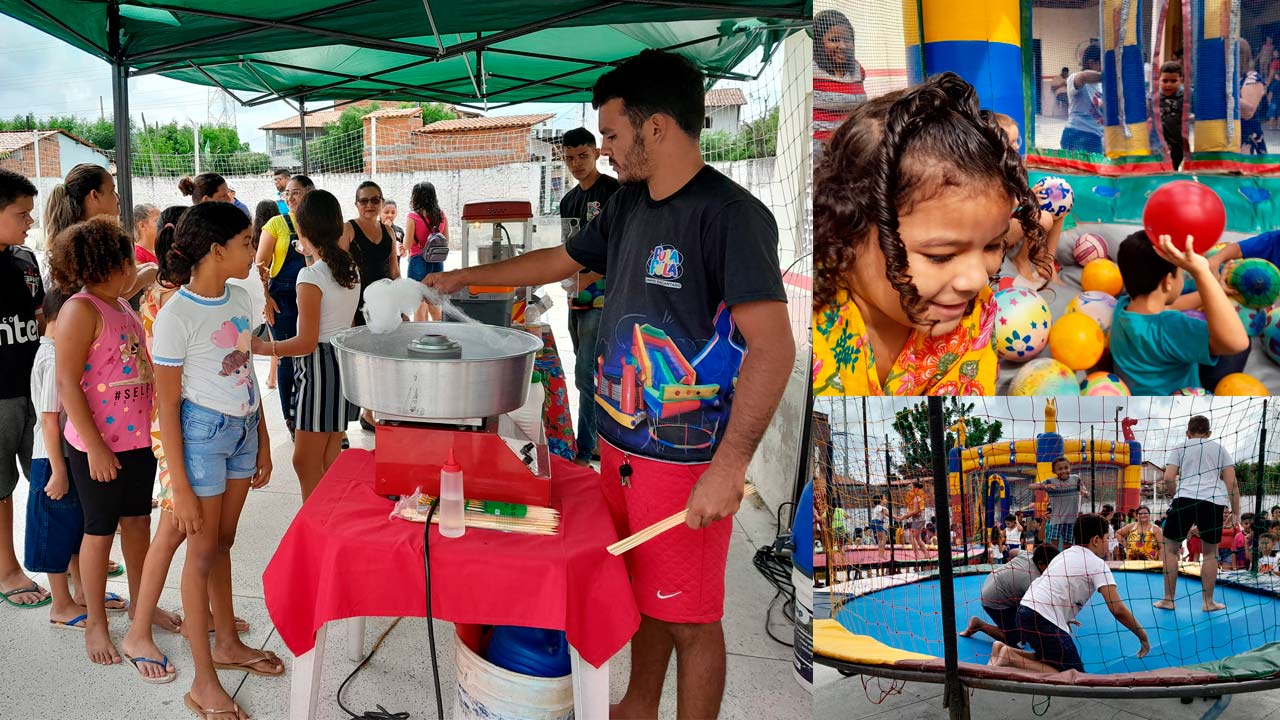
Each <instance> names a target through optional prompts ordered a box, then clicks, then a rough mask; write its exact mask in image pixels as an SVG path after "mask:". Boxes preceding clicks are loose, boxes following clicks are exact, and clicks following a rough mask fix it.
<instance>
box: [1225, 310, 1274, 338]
mask: <svg viewBox="0 0 1280 720" xmlns="http://www.w3.org/2000/svg"><path fill="white" fill-rule="evenodd" d="M1231 304H1232V305H1234V306H1235V308H1236V313H1237V314H1238V315H1239V316H1240V323H1241V324H1242V325H1244V331H1245V332H1246V333H1248V334H1249V337H1258V336H1259V335H1261V334H1262V331H1263V330H1266V329H1267V310H1266V309H1265V308H1251V307H1245V306H1244V305H1241V304H1240V303H1238V302H1232V303H1231Z"/></svg>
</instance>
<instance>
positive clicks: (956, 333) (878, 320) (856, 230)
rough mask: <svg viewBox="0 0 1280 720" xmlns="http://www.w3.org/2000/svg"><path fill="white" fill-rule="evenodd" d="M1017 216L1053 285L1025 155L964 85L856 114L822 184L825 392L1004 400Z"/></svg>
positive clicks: (816, 334) (898, 98) (823, 165)
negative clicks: (1005, 270) (1006, 286)
mask: <svg viewBox="0 0 1280 720" xmlns="http://www.w3.org/2000/svg"><path fill="white" fill-rule="evenodd" d="M1013 208H1017V209H1016V210H1014V211H1013V215H1014V217H1015V219H1016V220H1017V221H1018V223H1019V225H1020V226H1021V227H1022V229H1023V235H1024V236H1025V238H1026V240H1025V242H1026V243H1027V253H1028V254H1027V257H1028V258H1029V259H1030V262H1031V264H1032V266H1034V267H1036V268H1038V269H1039V272H1040V275H1041V276H1042V277H1050V276H1051V275H1052V272H1053V267H1052V264H1051V260H1052V257H1051V256H1050V254H1049V252H1048V249H1047V247H1046V244H1045V243H1046V241H1045V232H1044V228H1042V227H1041V226H1040V225H1039V223H1038V219H1039V216H1038V209H1039V203H1037V202H1036V201H1035V198H1034V197H1033V196H1032V194H1031V189H1030V188H1029V187H1028V186H1027V177H1026V172H1025V171H1024V170H1023V169H1022V165H1021V163H1020V161H1019V159H1018V154H1017V153H1016V152H1015V151H1014V150H1012V149H1011V148H1010V147H1009V145H1008V143H1007V142H1006V136H1005V135H1004V134H1003V133H1001V132H1000V130H999V128H998V127H997V126H996V124H995V121H994V120H992V119H990V117H989V116H988V118H987V119H983V117H982V116H981V115H980V111H979V109H978V99H977V94H976V93H975V91H974V89H973V87H972V86H971V85H969V84H968V83H966V82H965V81H963V80H961V79H960V78H959V77H958V76H957V75H954V74H952V73H943V74H942V75H939V76H937V77H935V78H932V79H930V80H928V81H926V82H924V83H922V84H921V85H918V86H915V87H912V88H909V89H906V90H901V91H897V92H893V93H889V94H887V95H884V96H882V97H879V98H876V99H874V100H869V101H867V102H866V103H863V104H862V105H859V106H858V107H857V108H856V109H854V110H853V112H852V113H851V114H850V116H849V119H848V120H847V121H846V122H845V123H844V124H843V125H841V126H840V127H839V128H838V129H837V130H836V131H835V132H834V133H833V134H832V136H831V138H830V140H829V142H828V144H827V149H826V153H825V155H824V157H823V159H822V161H821V162H820V164H819V165H818V167H817V168H816V170H815V172H814V209H813V212H814V221H813V230H814V249H815V251H814V265H815V273H816V277H815V282H814V298H813V308H814V325H813V351H814V352H813V355H814V367H813V390H814V392H815V393H817V394H826V395H988V394H991V393H993V392H994V391H995V387H996V365H997V356H996V352H995V350H994V349H993V348H992V345H991V334H992V330H993V329H994V326H995V311H996V305H995V302H993V297H994V293H993V292H992V289H991V287H990V283H991V281H992V278H993V276H994V275H995V274H996V273H997V272H998V271H999V269H1000V264H1001V261H1002V259H1003V258H1004V253H1005V236H1006V235H1008V233H1009V216H1010V210H1011V209H1013Z"/></svg>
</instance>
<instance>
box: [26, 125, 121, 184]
mask: <svg viewBox="0 0 1280 720" xmlns="http://www.w3.org/2000/svg"><path fill="white" fill-rule="evenodd" d="M56 137H57V138H58V156H59V159H60V160H61V165H62V177H66V176H67V173H69V172H71V168H73V167H75V166H76V165H79V164H80V163H93V164H94V165H101V166H102V167H110V163H109V162H108V160H107V156H106V155H103V154H102V153H100V152H98V151H97V150H94V149H93V148H91V147H86V146H85V145H82V144H80V143H78V142H76V141H75V140H72V139H71V138H69V137H67V136H66V135H63V134H61V133H59V134H58V135H57V136H56ZM41 160H44V158H41Z"/></svg>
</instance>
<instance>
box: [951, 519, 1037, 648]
mask: <svg viewBox="0 0 1280 720" xmlns="http://www.w3.org/2000/svg"><path fill="white" fill-rule="evenodd" d="M1009 517H1012V515H1010V516H1009ZM1057 556H1058V548H1056V547H1053V546H1052V545H1037V546H1036V550H1035V552H1034V553H1025V552H1020V553H1018V554H1017V556H1015V557H1014V558H1013V559H1012V560H1010V561H1009V562H1008V563H1006V564H1004V565H1002V566H1000V567H998V568H996V569H995V570H993V571H992V572H991V574H990V575H988V576H987V579H986V580H984V581H983V583H982V609H983V610H985V611H987V615H990V616H991V619H992V620H994V621H995V622H996V624H995V625H992V624H991V623H985V622H983V621H982V619H981V618H976V617H971V618H969V627H968V628H966V629H964V630H963V631H961V633H960V637H972V636H973V634H974V633H977V632H984V633H986V634H988V635H990V636H991V637H993V638H995V639H996V640H999V641H1001V642H1003V643H1005V644H1007V645H1012V646H1013V647H1018V646H1020V645H1022V632H1021V630H1019V629H1018V606H1019V605H1020V604H1021V602H1022V596H1023V595H1026V594H1027V588H1029V587H1031V583H1032V582H1034V581H1035V580H1036V578H1038V577H1040V575H1041V573H1043V572H1044V571H1045V568H1047V567H1049V563H1050V562H1052V561H1053V559H1054V558H1055V557H1057Z"/></svg>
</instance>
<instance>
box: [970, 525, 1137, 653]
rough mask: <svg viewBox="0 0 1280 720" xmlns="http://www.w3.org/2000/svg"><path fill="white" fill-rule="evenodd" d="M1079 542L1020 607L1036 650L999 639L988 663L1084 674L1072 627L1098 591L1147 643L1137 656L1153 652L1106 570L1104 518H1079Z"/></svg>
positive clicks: (1023, 627) (1024, 631) (1021, 623)
mask: <svg viewBox="0 0 1280 720" xmlns="http://www.w3.org/2000/svg"><path fill="white" fill-rule="evenodd" d="M1075 541H1076V544H1075V545H1072V546H1071V547H1069V548H1067V549H1066V550H1063V551H1062V552H1061V553H1060V554H1059V555H1058V557H1056V558H1054V559H1053V562H1051V563H1049V567H1048V568H1046V569H1045V571H1044V573H1043V574H1042V575H1041V576H1040V577H1039V579H1037V580H1036V581H1034V582H1032V583H1031V587H1030V588H1028V589H1027V594H1026V595H1024V596H1023V597H1022V604H1021V605H1020V606H1019V607H1018V629H1019V631H1020V632H1021V639H1022V640H1025V641H1026V642H1027V643H1028V644H1030V645H1031V648H1032V651H1031V652H1028V651H1026V650H1018V649H1016V648H1013V647H1011V646H1009V645H1006V644H1005V643H1002V642H1000V641H998V640H997V641H996V642H995V644H993V645H992V646H991V661H990V662H989V663H988V664H989V665H993V666H996V667H1012V668H1018V669H1020V670H1030V671H1032V672H1042V673H1054V672H1061V671H1064V670H1076V671H1078V672H1084V663H1083V662H1082V661H1081V660H1080V653H1079V652H1078V651H1077V650H1076V644H1075V642H1074V641H1073V640H1072V639H1071V626H1072V625H1079V624H1080V623H1079V622H1077V621H1076V615H1078V614H1079V613H1080V610H1081V608H1083V607H1084V606H1085V605H1086V604H1088V602H1089V599H1090V598H1092V597H1093V593H1094V592H1095V591H1096V592H1100V593H1102V597H1103V599H1104V600H1106V601H1107V609H1108V610H1110V611H1111V614H1112V615H1113V616H1114V617H1115V619H1116V622H1118V623H1120V624H1121V625H1123V626H1125V627H1126V628H1128V629H1129V631H1130V632H1132V633H1133V634H1134V635H1135V636H1137V638H1138V641H1139V642H1141V643H1142V646H1141V647H1140V648H1139V649H1138V657H1139V658H1142V657H1146V655H1147V653H1148V652H1150V651H1151V644H1150V643H1149V642H1148V641H1147V631H1146V630H1143V629H1142V625H1141V624H1140V623H1139V622H1138V621H1137V619H1136V618H1134V617H1133V613H1131V612H1129V608H1128V607H1127V606H1126V605H1125V604H1124V600H1122V599H1120V593H1119V591H1118V590H1117V589H1116V580H1115V577H1113V576H1112V574H1111V568H1109V567H1107V563H1106V556H1107V521H1106V520H1105V519H1103V517H1102V516H1101V515H1095V514H1089V515H1081V516H1080V518H1079V519H1078V520H1076V527H1075Z"/></svg>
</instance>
